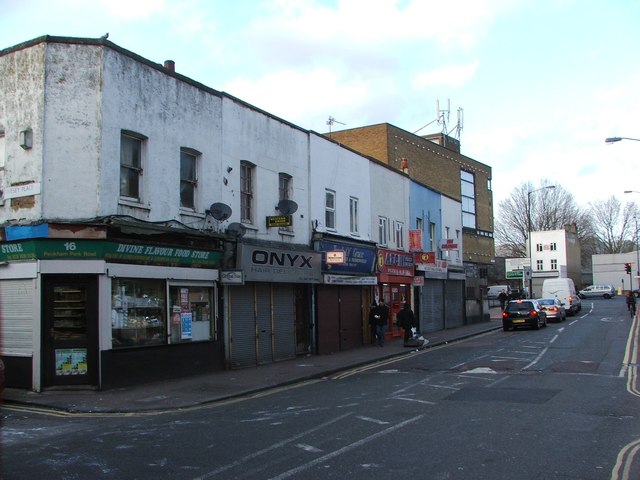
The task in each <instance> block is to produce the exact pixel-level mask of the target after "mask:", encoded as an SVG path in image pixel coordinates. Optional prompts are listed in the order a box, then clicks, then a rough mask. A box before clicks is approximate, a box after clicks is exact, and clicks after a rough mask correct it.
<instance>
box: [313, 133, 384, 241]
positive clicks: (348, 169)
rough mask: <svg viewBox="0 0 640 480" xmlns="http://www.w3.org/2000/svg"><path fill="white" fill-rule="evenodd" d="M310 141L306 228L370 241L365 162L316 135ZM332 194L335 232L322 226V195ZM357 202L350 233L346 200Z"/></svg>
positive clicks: (367, 181)
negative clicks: (354, 229) (354, 230)
mask: <svg viewBox="0 0 640 480" xmlns="http://www.w3.org/2000/svg"><path fill="white" fill-rule="evenodd" d="M309 140H310V159H311V162H310V177H309V185H310V216H309V219H310V225H311V228H314V229H316V230H318V231H320V232H327V233H332V234H334V235H339V236H343V237H347V238H353V239H357V240H362V241H370V240H372V238H371V221H370V219H371V197H370V189H369V159H367V158H365V157H362V156H361V155H358V154H357V153H355V152H352V151H351V150H347V149H345V148H342V147H340V146H339V145H337V144H336V143H334V142H331V141H329V140H327V139H325V138H323V137H322V136H320V135H317V134H314V133H311V134H310V135H309ZM327 190H331V191H333V192H335V195H336V205H335V208H336V212H335V222H336V224H335V229H328V228H327V227H326V225H325V194H326V191H327ZM350 197H354V198H357V199H358V232H357V234H354V233H352V232H351V231H350V210H349V199H350Z"/></svg>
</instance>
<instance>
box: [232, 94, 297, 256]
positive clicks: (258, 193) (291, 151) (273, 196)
mask: <svg viewBox="0 0 640 480" xmlns="http://www.w3.org/2000/svg"><path fill="white" fill-rule="evenodd" d="M223 112H224V113H223V117H224V128H223V138H224V139H223V152H222V162H223V165H224V168H226V167H227V166H230V167H232V168H233V170H232V171H231V173H230V174H229V175H228V185H226V186H223V187H224V188H223V192H224V195H223V198H224V199H226V200H227V202H226V203H227V204H228V205H230V206H231V208H232V210H233V214H232V216H231V218H230V219H229V221H232V222H239V221H240V162H242V161H247V162H250V163H252V164H254V165H255V177H254V185H253V186H254V202H253V210H254V215H253V224H252V225H249V229H248V230H247V233H246V234H245V236H246V237H253V238H256V239H262V240H272V241H279V242H288V243H297V244H308V243H309V239H310V234H309V223H308V221H307V219H308V218H309V214H308V212H309V194H308V178H309V136H308V134H307V132H306V131H304V130H301V129H299V128H296V127H294V126H293V125H291V124H289V123H287V122H284V121H282V120H280V119H277V118H275V117H271V116H269V115H266V114H265V113H264V112H261V111H259V110H257V109H253V108H250V106H248V105H247V104H245V103H243V102H242V101H239V100H237V99H234V98H232V97H229V96H225V97H224V101H223ZM280 173H285V174H287V175H290V176H291V177H292V179H291V182H292V192H293V193H292V195H291V198H290V199H291V200H293V201H294V202H296V203H297V204H298V210H297V211H296V212H295V213H294V214H293V229H292V232H291V233H287V232H284V231H282V230H281V229H279V228H268V229H267V227H266V217H267V216H277V215H280V212H279V211H278V210H276V208H275V207H276V205H277V204H278V201H279V174H280ZM225 174H226V172H225Z"/></svg>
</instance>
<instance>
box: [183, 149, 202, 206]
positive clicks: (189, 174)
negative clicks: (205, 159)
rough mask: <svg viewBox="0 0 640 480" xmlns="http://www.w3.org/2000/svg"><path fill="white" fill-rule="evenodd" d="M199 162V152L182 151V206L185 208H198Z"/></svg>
mask: <svg viewBox="0 0 640 480" xmlns="http://www.w3.org/2000/svg"><path fill="white" fill-rule="evenodd" d="M197 160H198V154H197V152H195V151H193V150H190V149H186V148H183V149H181V150H180V206H181V207H183V208H192V209H195V208H196V189H197V187H198V176H197Z"/></svg>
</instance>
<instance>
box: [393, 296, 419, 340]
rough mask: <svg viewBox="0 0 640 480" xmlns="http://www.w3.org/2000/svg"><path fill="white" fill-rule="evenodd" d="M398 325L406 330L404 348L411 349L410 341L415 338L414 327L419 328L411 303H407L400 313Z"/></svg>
mask: <svg viewBox="0 0 640 480" xmlns="http://www.w3.org/2000/svg"><path fill="white" fill-rule="evenodd" d="M397 324H398V326H399V327H402V328H403V329H404V346H405V347H409V346H411V345H410V344H409V340H410V339H411V338H412V337H413V331H412V330H411V329H412V328H413V327H416V326H417V323H416V317H415V315H414V314H413V310H411V308H410V307H409V303H408V302H407V303H405V304H404V305H403V307H402V310H400V311H399V312H398V317H397Z"/></svg>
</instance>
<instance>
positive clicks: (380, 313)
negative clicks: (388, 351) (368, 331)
mask: <svg viewBox="0 0 640 480" xmlns="http://www.w3.org/2000/svg"><path fill="white" fill-rule="evenodd" d="M388 321H389V307H387V306H386V305H385V304H384V302H383V301H382V300H381V301H380V303H378V305H377V306H376V307H374V308H373V309H371V314H370V317H369V322H370V323H371V324H372V325H375V336H376V339H377V340H378V345H380V346H381V347H384V334H385V330H386V327H387V322H388Z"/></svg>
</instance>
